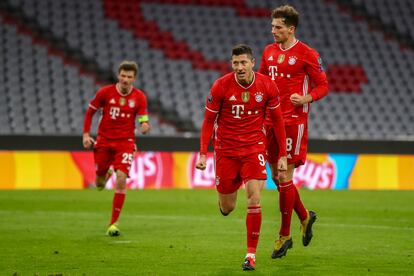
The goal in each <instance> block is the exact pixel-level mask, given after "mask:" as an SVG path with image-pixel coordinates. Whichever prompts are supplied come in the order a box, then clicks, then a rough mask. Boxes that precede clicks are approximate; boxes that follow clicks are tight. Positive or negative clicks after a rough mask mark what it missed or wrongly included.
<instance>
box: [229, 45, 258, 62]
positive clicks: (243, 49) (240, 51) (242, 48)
mask: <svg viewBox="0 0 414 276" xmlns="http://www.w3.org/2000/svg"><path fill="white" fill-rule="evenodd" d="M244 54H246V55H247V56H248V57H249V58H250V59H253V58H254V57H253V50H252V48H250V46H248V45H246V44H238V45H236V46H234V47H233V49H232V50H231V56H240V55H244Z"/></svg>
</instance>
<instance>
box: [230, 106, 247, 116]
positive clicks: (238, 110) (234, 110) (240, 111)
mask: <svg viewBox="0 0 414 276" xmlns="http://www.w3.org/2000/svg"><path fill="white" fill-rule="evenodd" d="M243 111H244V104H234V105H232V106H231V113H232V114H234V115H235V116H234V118H236V119H241V117H240V114H244V112H243Z"/></svg>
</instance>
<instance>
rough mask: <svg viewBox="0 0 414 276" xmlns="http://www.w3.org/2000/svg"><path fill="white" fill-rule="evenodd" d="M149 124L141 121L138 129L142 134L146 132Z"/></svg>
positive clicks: (148, 129)
mask: <svg viewBox="0 0 414 276" xmlns="http://www.w3.org/2000/svg"><path fill="white" fill-rule="evenodd" d="M150 129H151V127H150V124H149V123H147V122H143V123H141V127H140V131H141V133H142V134H147V133H148V132H149V131H150Z"/></svg>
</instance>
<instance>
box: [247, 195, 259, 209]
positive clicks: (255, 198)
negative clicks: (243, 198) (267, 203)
mask: <svg viewBox="0 0 414 276" xmlns="http://www.w3.org/2000/svg"><path fill="white" fill-rule="evenodd" d="M258 204H260V193H251V194H249V195H247V205H248V206H253V205H258Z"/></svg>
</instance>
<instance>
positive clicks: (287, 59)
mask: <svg viewBox="0 0 414 276" xmlns="http://www.w3.org/2000/svg"><path fill="white" fill-rule="evenodd" d="M259 72H260V73H262V74H265V75H269V76H270V77H271V78H272V80H274V81H275V82H276V84H277V87H278V88H279V92H280V98H281V100H280V105H281V108H282V112H283V119H284V120H285V124H286V125H296V124H301V123H305V122H306V121H307V119H308V113H309V107H310V105H309V104H304V105H303V106H299V107H295V106H294V105H293V104H292V102H291V101H290V96H291V95H292V94H294V93H297V94H299V95H306V94H309V93H310V94H311V95H312V98H313V101H317V100H319V99H320V98H322V97H324V96H326V95H327V94H328V81H327V78H326V74H325V72H324V69H323V67H322V60H321V58H320V56H319V54H318V53H317V52H316V51H315V50H314V49H312V48H311V47H309V46H308V45H306V44H305V43H303V42H301V41H299V40H297V41H296V43H295V44H294V45H292V46H291V47H290V48H288V49H282V48H281V47H280V45H279V44H276V43H273V44H269V45H267V46H266V48H265V49H264V51H263V55H262V61H261V63H260V69H259ZM311 84H313V87H311ZM269 120H270V119H269V116H267V119H266V123H269Z"/></svg>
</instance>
